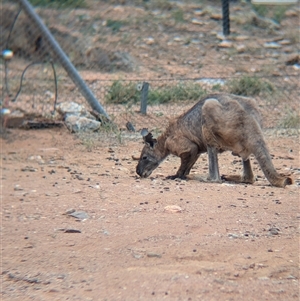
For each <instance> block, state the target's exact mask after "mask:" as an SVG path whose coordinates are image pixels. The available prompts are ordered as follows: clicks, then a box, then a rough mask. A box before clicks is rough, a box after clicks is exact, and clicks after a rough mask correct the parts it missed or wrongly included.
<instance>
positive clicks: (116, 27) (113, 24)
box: [106, 19, 125, 32]
mask: <svg viewBox="0 0 300 301" xmlns="http://www.w3.org/2000/svg"><path fill="white" fill-rule="evenodd" d="M123 25H125V23H124V22H123V21H119V20H111V19H108V20H107V22H106V26H107V27H110V28H111V30H112V31H113V32H118V31H120V28H121V27H122V26H123Z"/></svg>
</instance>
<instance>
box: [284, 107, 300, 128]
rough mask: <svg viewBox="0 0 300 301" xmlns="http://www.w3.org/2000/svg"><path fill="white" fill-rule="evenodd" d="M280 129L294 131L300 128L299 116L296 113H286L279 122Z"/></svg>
mask: <svg viewBox="0 0 300 301" xmlns="http://www.w3.org/2000/svg"><path fill="white" fill-rule="evenodd" d="M279 126H280V127H282V128H285V129H291V128H293V129H295V128H299V127H300V116H299V113H298V112H297V111H288V112H287V114H286V115H285V116H284V118H283V119H282V120H281V122H280V124H279Z"/></svg>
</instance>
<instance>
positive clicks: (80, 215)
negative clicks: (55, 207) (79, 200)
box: [68, 211, 89, 220]
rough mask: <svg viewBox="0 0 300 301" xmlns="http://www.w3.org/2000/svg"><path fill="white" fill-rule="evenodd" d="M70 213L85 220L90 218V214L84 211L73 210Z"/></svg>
mask: <svg viewBox="0 0 300 301" xmlns="http://www.w3.org/2000/svg"><path fill="white" fill-rule="evenodd" d="M68 215H69V216H72V217H75V218H77V219H79V220H85V219H88V218H89V216H88V214H87V213H86V212H84V211H73V212H71V213H69V214H68Z"/></svg>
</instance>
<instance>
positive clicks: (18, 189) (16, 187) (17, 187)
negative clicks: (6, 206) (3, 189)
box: [14, 184, 24, 191]
mask: <svg viewBox="0 0 300 301" xmlns="http://www.w3.org/2000/svg"><path fill="white" fill-rule="evenodd" d="M21 190H24V189H23V188H21V187H20V185H18V184H16V185H15V187H14V191H21Z"/></svg>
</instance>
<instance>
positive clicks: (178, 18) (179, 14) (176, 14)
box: [172, 8, 185, 23]
mask: <svg viewBox="0 0 300 301" xmlns="http://www.w3.org/2000/svg"><path fill="white" fill-rule="evenodd" d="M172 17H173V19H174V20H175V22H176V23H183V22H185V20H184V11H183V10H182V9H180V8H179V9H177V10H174V11H173V12H172Z"/></svg>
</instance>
